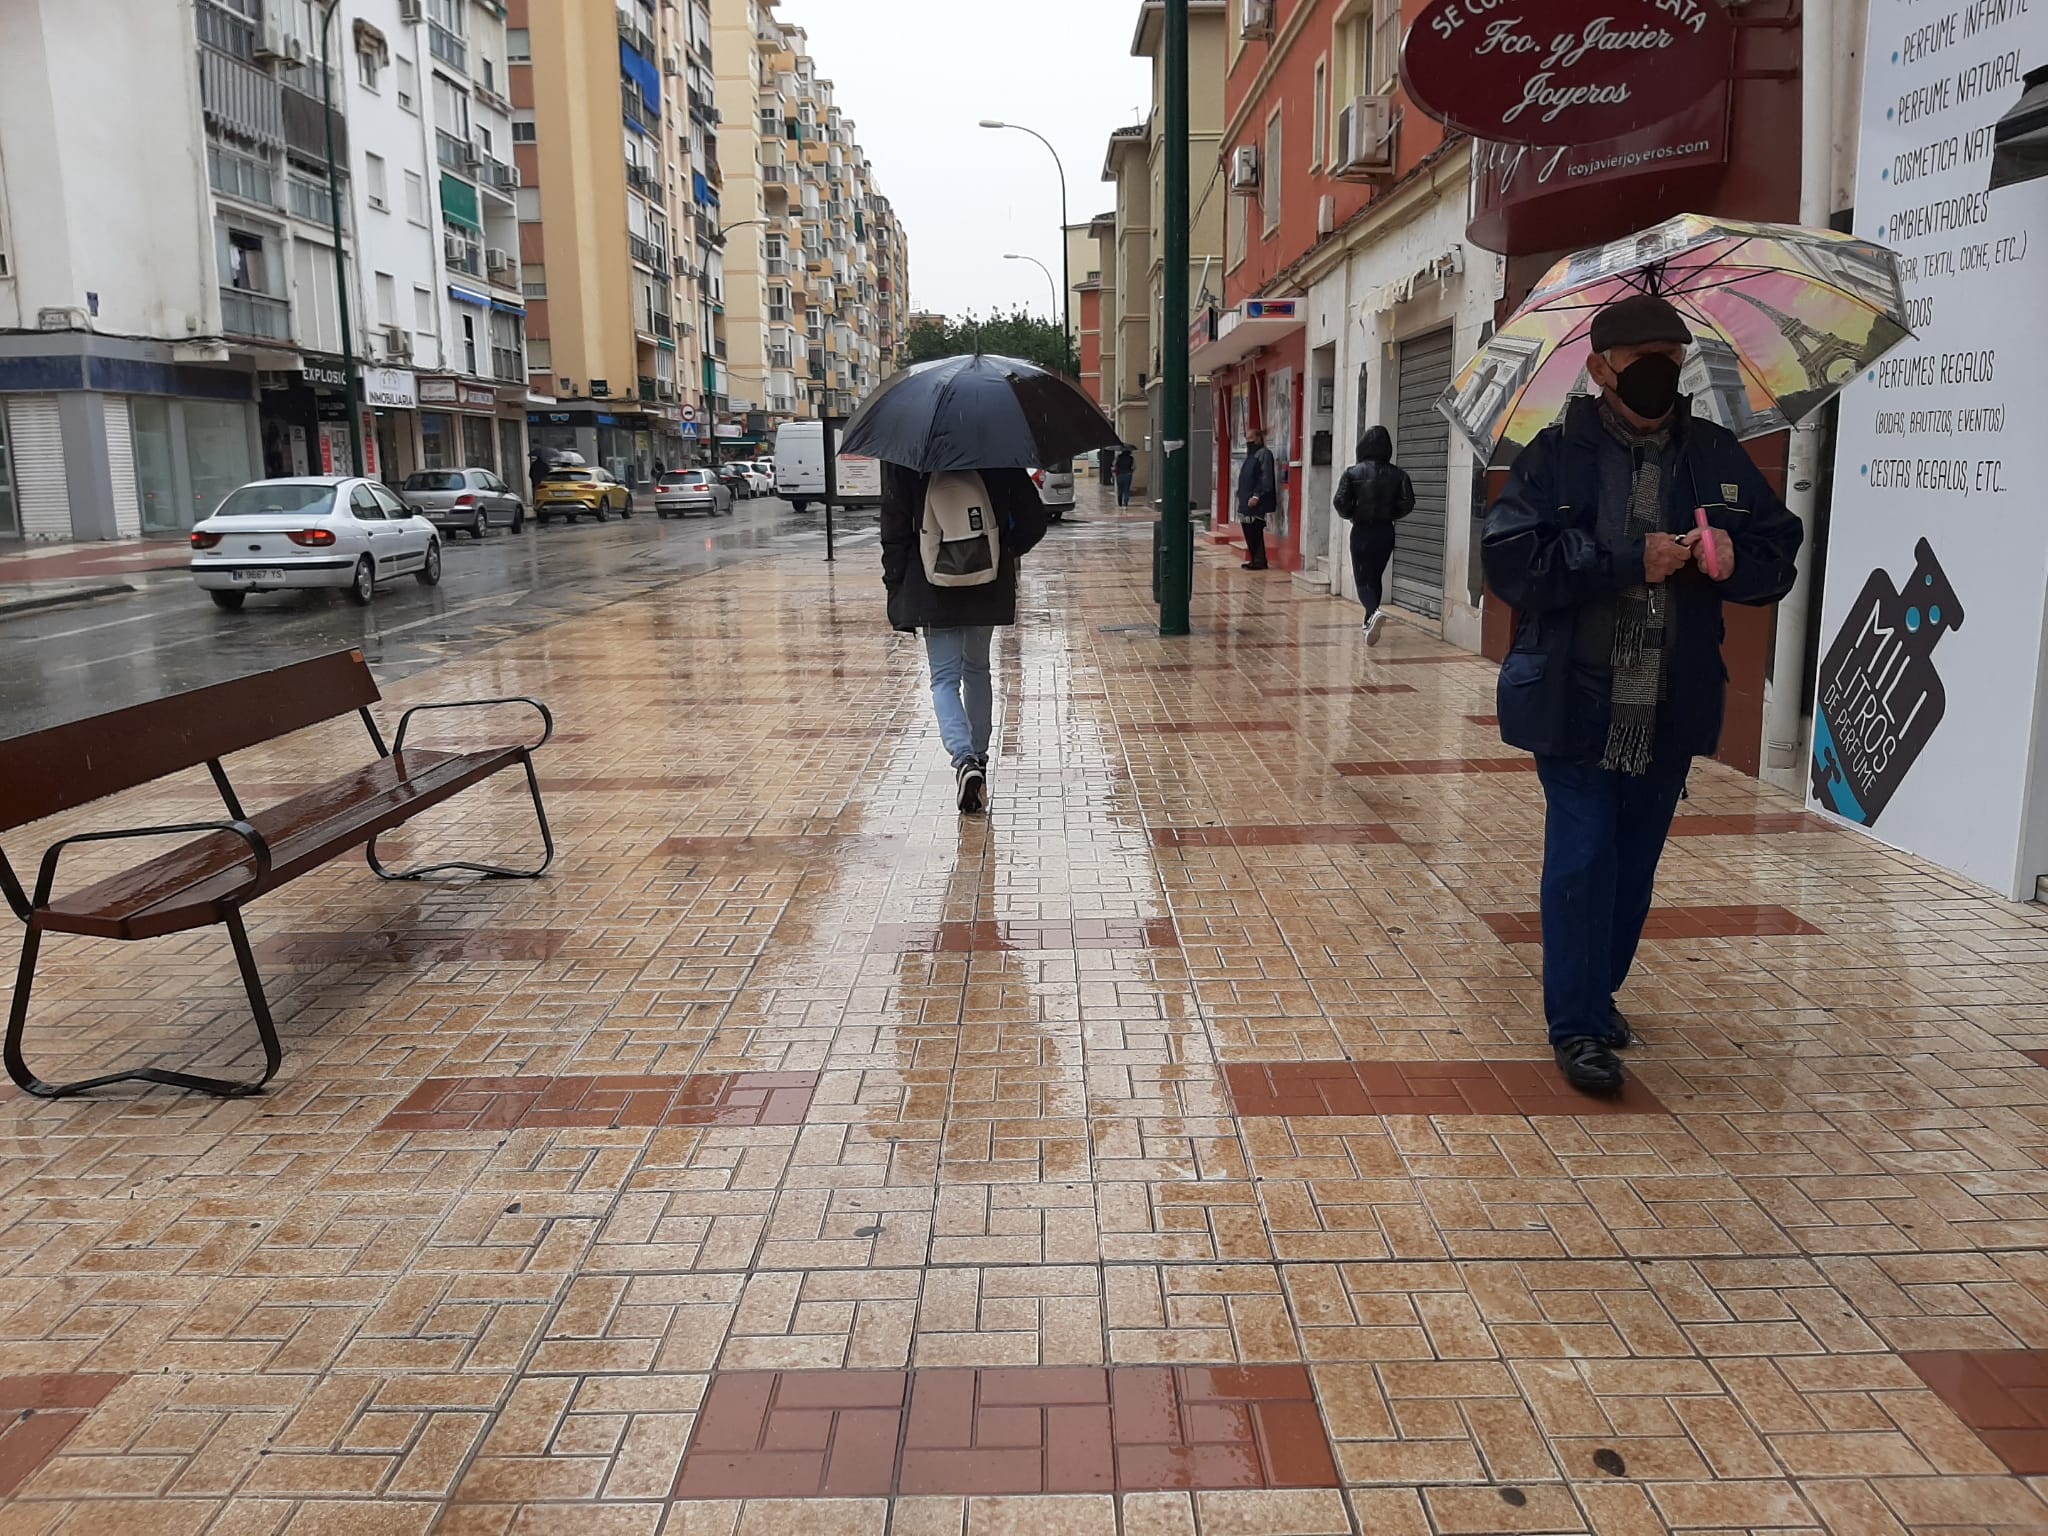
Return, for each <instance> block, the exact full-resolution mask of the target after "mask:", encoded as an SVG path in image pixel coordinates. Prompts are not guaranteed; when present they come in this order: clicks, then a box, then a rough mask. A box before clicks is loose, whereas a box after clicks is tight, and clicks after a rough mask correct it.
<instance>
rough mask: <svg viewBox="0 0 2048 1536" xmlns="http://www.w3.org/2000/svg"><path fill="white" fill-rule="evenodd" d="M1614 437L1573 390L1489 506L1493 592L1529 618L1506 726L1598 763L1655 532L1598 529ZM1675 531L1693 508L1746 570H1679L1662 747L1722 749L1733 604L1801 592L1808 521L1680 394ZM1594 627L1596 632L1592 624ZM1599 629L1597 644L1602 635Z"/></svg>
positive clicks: (1511, 668) (1688, 751) (1547, 752)
mask: <svg viewBox="0 0 2048 1536" xmlns="http://www.w3.org/2000/svg"><path fill="white" fill-rule="evenodd" d="M1603 444H1604V445H1607V446H1613V445H1614V439H1613V438H1612V437H1610V436H1609V435H1608V433H1607V429H1606V427H1605V426H1604V425H1602V423H1601V420H1600V402H1599V401H1598V400H1595V399H1589V398H1580V399H1577V400H1574V401H1573V402H1572V403H1571V405H1570V406H1569V407H1568V408H1567V410H1566V412H1565V418H1564V420H1563V422H1561V423H1559V424H1558V425H1556V426H1552V427H1548V428H1545V429H1544V430H1543V431H1542V432H1540V433H1538V434H1537V436H1536V440H1535V441H1534V442H1532V443H1531V444H1530V445H1529V446H1528V447H1527V448H1525V449H1523V450H1522V453H1521V455H1520V457H1518V458H1517V459H1516V460H1515V464H1514V469H1513V471H1512V474H1511V477H1510V479H1509V481H1508V486H1507V489H1506V490H1505V491H1503V492H1502V493H1501V497H1500V500H1498V501H1496V502H1495V503H1494V504H1493V508H1492V510H1491V511H1490V512H1489V513H1488V514H1487V519H1486V537H1485V540H1484V542H1483V544H1482V546H1481V559H1482V562H1483V564H1484V566H1485V569H1486V580H1487V583H1488V585H1489V586H1490V587H1491V588H1492V589H1493V591H1494V594H1495V595H1496V596H1498V597H1499V598H1500V599H1501V600H1502V601H1503V602H1505V603H1507V604H1508V605H1509V606H1510V607H1512V608H1513V609H1514V610H1515V612H1516V614H1517V616H1518V622H1517V627H1516V630H1515V642H1514V649H1513V651H1512V652H1511V653H1510V654H1509V656H1508V659H1507V661H1506V662H1505V663H1504V664H1503V665H1502V667H1501V672H1500V686H1499V699H1500V706H1499V707H1500V734H1501V740H1502V741H1504V742H1506V743H1507V744H1508V745H1509V746H1511V747H1520V748H1521V749H1523V750H1524V751H1527V752H1533V753H1535V754H1537V755H1538V756H1541V757H1560V758H1565V759H1568V760H1571V761H1574V762H1586V761H1598V760H1599V759H1600V757H1601V756H1602V755H1603V754H1604V752H1605V749H1606V741H1607V726H1608V720H1609V717H1610V713H1611V705H1610V699H1609V694H1610V691H1611V688H1612V672H1611V668H1610V667H1608V666H1604V665H1602V664H1600V660H1599V657H1598V655H1597V652H1598V650H1599V649H1600V648H1601V647H1602V646H1603V645H1604V644H1605V643H1607V642H1606V641H1603V640H1602V638H1601V636H1602V634H1603V626H1604V632H1605V633H1606V634H1607V635H1608V636H1609V637H1610V638H1611V631H1612V626H1613V622H1614V620H1613V614H1614V607H1615V603H1616V601H1617V600H1618V598H1619V597H1620V595H1621V593H1622V592H1624V591H1625V590H1626V589H1628V588H1629V587H1632V586H1635V585H1637V584H1638V583H1640V582H1641V581H1642V579H1643V541H1642V540H1640V539H1627V540H1623V541H1620V542H1606V541H1603V540H1602V539H1601V537H1600V534H1599V512H1598V507H1599V501H1600V494H1601V490H1600V488H1601V455H1602V451H1603ZM1672 451H1673V452H1675V453H1676V454H1677V456H1678V457H1677V460H1676V462H1675V466H1674V469H1673V471H1672V473H1670V474H1669V475H1668V477H1667V483H1668V486H1669V489H1668V491H1667V493H1666V497H1665V506H1664V519H1663V529H1664V531H1665V532H1667V533H1672V534H1685V533H1690V532H1692V531H1693V530H1694V527H1695V519H1694V516H1693V509H1694V508H1695V507H1705V508H1706V510H1707V520H1708V522H1710V523H1711V524H1712V525H1713V526H1714V527H1716V528H1720V529H1724V530H1725V531H1726V532H1727V534H1728V536H1729V538H1730V539H1731V540H1732V541H1733V542H1734V545H1735V574H1734V575H1733V576H1732V577H1731V578H1730V579H1729V580H1727V581H1723V582H1716V581H1712V580H1710V579H1709V578H1708V577H1707V576H1706V574H1705V573H1704V572H1702V571H1700V570H1698V569H1697V568H1696V567H1693V566H1687V567H1686V568H1685V569H1684V570H1681V571H1680V572H1679V573H1678V574H1677V575H1676V576H1674V577H1672V578H1671V581H1670V588H1671V598H1672V603H1671V623H1672V638H1671V641H1670V646H1669V651H1670V654H1669V658H1668V662H1667V665H1668V669H1669V670H1668V673H1667V680H1668V686H1667V694H1666V697H1665V699H1664V702H1663V703H1662V704H1661V705H1659V707H1658V711H1657V741H1656V752H1657V755H1658V757H1659V758H1661V759H1665V760H1672V759H1675V758H1678V757H1681V756H1684V757H1711V756H1712V755H1713V754H1714V752H1715V751H1716V750H1717V749H1718V747H1719V746H1720V741H1721V722H1722V716H1723V711H1724V707H1725V695H1726V693H1727V687H1728V671H1727V668H1726V667H1724V666H1723V665H1722V663H1721V640H1722V636H1723V633H1724V631H1723V626H1722V618H1721V605H1722V603H1723V602H1732V603H1743V604H1746V605H1749V606H1752V607H1765V606H1768V605H1769V604H1771V603H1775V602H1777V601H1778V600H1779V599H1780V598H1782V597H1783V596H1784V595H1785V594H1786V593H1787V592H1789V591H1791V590H1792V582H1793V578H1794V575H1795V569H1796V567H1795V561H1796V559H1797V557H1798V554H1799V545H1800V542H1801V540H1802V539H1803V538H1804V537H1805V530H1804V529H1803V528H1801V527H1800V526H1799V522H1798V520H1797V519H1796V518H1794V517H1793V516H1792V514H1791V513H1790V512H1788V511H1786V510H1785V506H1784V503H1783V502H1781V501H1779V499H1778V496H1777V493H1776V492H1774V491H1773V490H1772V489H1771V487H1770V485H1769V483H1768V482H1766V481H1765V479H1764V477H1763V475H1762V474H1761V473H1759V472H1758V470H1757V467H1756V465H1755V464H1754V463H1753V462H1752V461H1751V459H1750V457H1749V455H1748V454H1747V453H1745V452H1744V451H1743V448H1742V444H1741V443H1739V442H1737V441H1736V439H1735V435H1734V434H1733V433H1731V432H1729V431H1728V430H1727V429H1726V428H1725V427H1721V426H1718V425H1716V424H1715V423H1713V422H1710V421H1703V420H1699V419H1697V418H1695V417H1694V416H1693V415H1692V412H1691V404H1690V402H1689V401H1687V400H1685V399H1684V398H1681V399H1680V401H1679V405H1678V411H1677V414H1676V416H1675V417H1674V419H1673V426H1672ZM1582 631H1583V632H1582ZM1589 639H1590V642H1591V643H1590V644H1589Z"/></svg>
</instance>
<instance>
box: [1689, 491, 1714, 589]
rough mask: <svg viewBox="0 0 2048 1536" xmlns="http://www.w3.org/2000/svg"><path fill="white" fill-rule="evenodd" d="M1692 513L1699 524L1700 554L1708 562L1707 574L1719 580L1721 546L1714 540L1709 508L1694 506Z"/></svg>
mask: <svg viewBox="0 0 2048 1536" xmlns="http://www.w3.org/2000/svg"><path fill="white" fill-rule="evenodd" d="M1692 515H1693V521H1694V522H1696V523H1698V524H1699V528H1700V554H1701V556H1702V557H1703V558H1704V559H1705V560H1706V562H1707V574H1708V575H1709V576H1711V577H1713V578H1714V580H1716V581H1719V580H1720V579H1721V546H1720V545H1719V544H1716V543H1715V542H1714V528H1713V525H1712V524H1711V523H1709V522H1708V521H1707V509H1706V508H1705V507H1694V508H1693V509H1692Z"/></svg>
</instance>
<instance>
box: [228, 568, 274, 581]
mask: <svg viewBox="0 0 2048 1536" xmlns="http://www.w3.org/2000/svg"><path fill="white" fill-rule="evenodd" d="M233 574H234V578H235V580H236V581H238V582H242V583H244V584H249V583H254V582H262V581H283V580H284V567H283V566H281V565H272V566H265V567H264V568H263V569H262V570H260V571H236V572H234V573H233Z"/></svg>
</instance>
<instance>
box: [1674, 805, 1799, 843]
mask: <svg viewBox="0 0 2048 1536" xmlns="http://www.w3.org/2000/svg"><path fill="white" fill-rule="evenodd" d="M1833 830H1834V828H1833V827H1831V826H1829V825H1828V823H1827V822H1826V821H1824V820H1822V819H1821V818H1820V817H1818V816H1810V815H1808V814H1807V813H1806V812H1805V811H1760V812H1756V813H1754V814H1747V815H1741V816H1681V817H1679V818H1678V819H1677V820H1676V821H1674V822H1672V823H1671V835H1672V836H1673V837H1775V836H1779V835H1782V834H1784V833H1788V832H1832V831H1833Z"/></svg>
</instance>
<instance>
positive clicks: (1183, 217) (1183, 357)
mask: <svg viewBox="0 0 2048 1536" xmlns="http://www.w3.org/2000/svg"><path fill="white" fill-rule="evenodd" d="M1165 42H1166V47H1165V55H1166V56H1165V59H1164V60H1163V61H1162V65H1163V72H1164V74H1165V76H1166V125H1165V127H1166V210H1165V213H1166V217H1165V226H1166V227H1165V237H1166V238H1165V245H1166V253H1165V254H1166V282H1165V289H1166V292H1165V295H1164V304H1163V309H1164V312H1165V317H1166V323H1165V325H1164V327H1163V330H1164V332H1165V334H1164V335H1162V336H1161V337H1160V338H1159V372H1160V375H1161V383H1162V386H1163V389H1162V393H1163V395H1164V399H1163V400H1162V402H1161V404H1162V407H1163V408H1162V410H1161V413H1160V414H1161V417H1162V419H1161V421H1160V423H1159V435H1160V438H1161V439H1162V441H1161V447H1162V448H1163V449H1164V454H1165V456H1164V465H1165V469H1164V473H1163V474H1162V476H1161V486H1160V508H1159V522H1160V527H1159V544H1160V551H1161V554H1162V557H1163V561H1164V566H1163V569H1162V570H1161V571H1160V580H1159V633H1160V634H1162V635H1185V634H1187V633H1188V632H1189V624H1188V608H1189V604H1190V602H1191V600H1192V598H1193V596H1194V592H1193V588H1194V582H1195V530H1194V525H1193V524H1192V523H1190V522H1189V521H1188V484H1189V473H1190V468H1191V464H1190V458H1189V454H1190V451H1191V450H1190V438H1191V436H1192V434H1191V432H1190V431H1189V421H1188V393H1189V388H1188V386H1189V383H1190V377H1189V374H1190V369H1189V359H1188V351H1189V343H1188V250H1189V244H1190V240H1189V229H1188V0H1166V39H1165Z"/></svg>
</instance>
